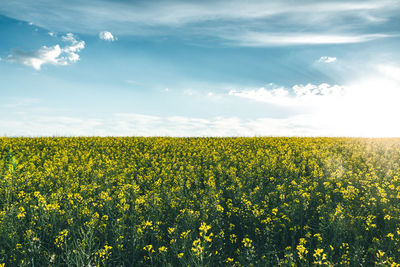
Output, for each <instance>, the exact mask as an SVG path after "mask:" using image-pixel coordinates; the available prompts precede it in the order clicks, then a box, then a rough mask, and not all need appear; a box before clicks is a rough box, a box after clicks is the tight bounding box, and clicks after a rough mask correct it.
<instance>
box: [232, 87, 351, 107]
mask: <svg viewBox="0 0 400 267" xmlns="http://www.w3.org/2000/svg"><path fill="white" fill-rule="evenodd" d="M344 92H345V88H344V87H343V86H339V85H333V86H331V85H329V84H327V83H322V84H320V85H315V84H311V83H309V84H306V85H302V84H300V85H294V86H293V87H292V90H289V89H286V88H284V87H278V88H273V89H266V88H264V87H262V88H259V89H247V90H241V91H237V90H230V91H229V95H231V96H236V97H241V98H246V99H250V100H253V101H257V102H265V103H269V104H274V105H283V106H302V105H303V106H304V105H316V104H321V103H322V102H323V101H326V100H327V99H328V98H329V99H331V98H334V97H340V96H341V95H343V94H344Z"/></svg>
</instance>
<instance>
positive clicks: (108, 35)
mask: <svg viewBox="0 0 400 267" xmlns="http://www.w3.org/2000/svg"><path fill="white" fill-rule="evenodd" d="M99 38H100V39H102V40H105V41H110V42H114V41H115V38H114V35H113V34H112V33H111V32H108V31H102V32H100V33H99Z"/></svg>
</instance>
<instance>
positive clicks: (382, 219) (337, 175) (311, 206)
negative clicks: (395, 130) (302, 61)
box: [0, 138, 400, 266]
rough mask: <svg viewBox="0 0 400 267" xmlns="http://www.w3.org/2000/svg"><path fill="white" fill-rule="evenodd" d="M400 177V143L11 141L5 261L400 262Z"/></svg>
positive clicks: (3, 164)
mask: <svg viewBox="0 0 400 267" xmlns="http://www.w3.org/2000/svg"><path fill="white" fill-rule="evenodd" d="M399 176H400V140H399V139H354V138H0V266H2V264H3V263H4V264H5V265H6V266H25V265H28V266H33V265H36V266H48V265H49V264H50V265H52V266H145V265H146V266H147V265H153V266H180V265H182V266H187V265H190V266H221V265H222V266H250V265H253V266H259V265H261V266H313V265H329V266H333V265H335V266H341V265H344V266H360V265H366V266H371V265H383V266H387V265H392V266H398V264H397V262H400V206H399V205H398V203H399V199H400V180H399Z"/></svg>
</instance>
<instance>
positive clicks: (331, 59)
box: [318, 56, 337, 63]
mask: <svg viewBox="0 0 400 267" xmlns="http://www.w3.org/2000/svg"><path fill="white" fill-rule="evenodd" d="M336 60H337V59H336V57H328V56H323V57H320V58H319V59H318V62H323V63H333V62H336Z"/></svg>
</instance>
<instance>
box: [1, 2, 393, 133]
mask: <svg viewBox="0 0 400 267" xmlns="http://www.w3.org/2000/svg"><path fill="white" fill-rule="evenodd" d="M398 14H400V1H398V0H388V1H386V0H380V1H339V0H337V1H312V0H308V1H305V0H304V1H289V0H282V1H168V0H165V1H124V0H119V1H105V0H102V1H100V0H87V1H61V0H52V1H50V0H37V1H26V0H13V1H2V2H1V3H0V35H1V41H0V80H1V82H0V135H4V136H40V135H46V136H62V135H67V136H75V135H85V136H87V135H88V136H91V135H99V136H107V135H113V136H121V135H122V136H127V135H129V136H131V135H139V136H154V135H161V136H271V135H273V136H275V135H279V136H282V135H283V136H400V126H397V125H398V123H397V121H398V119H397V117H398V114H400V105H398V99H400V52H399V51H400V49H399V47H400V35H399V34H400V18H399V16H398Z"/></svg>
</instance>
